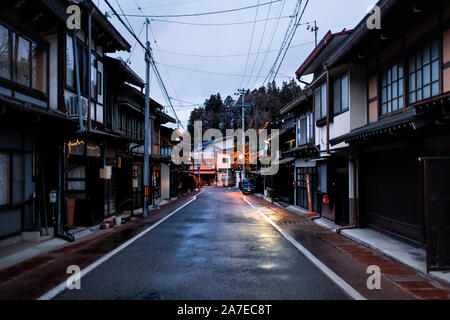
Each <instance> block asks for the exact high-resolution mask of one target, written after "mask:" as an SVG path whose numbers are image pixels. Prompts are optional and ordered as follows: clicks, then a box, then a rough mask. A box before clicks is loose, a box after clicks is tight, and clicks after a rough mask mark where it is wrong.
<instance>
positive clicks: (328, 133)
mask: <svg viewBox="0 0 450 320" xmlns="http://www.w3.org/2000/svg"><path fill="white" fill-rule="evenodd" d="M327 153H330V70H329V69H328V67H327Z"/></svg>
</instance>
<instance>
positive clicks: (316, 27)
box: [306, 20, 319, 47]
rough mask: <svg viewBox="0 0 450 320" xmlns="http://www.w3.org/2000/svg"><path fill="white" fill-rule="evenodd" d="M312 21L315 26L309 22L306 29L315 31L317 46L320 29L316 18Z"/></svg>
mask: <svg viewBox="0 0 450 320" xmlns="http://www.w3.org/2000/svg"><path fill="white" fill-rule="evenodd" d="M311 23H314V26H311V24H309V22H308V27H307V28H306V30H311V32H314V40H315V44H316V47H317V31H319V27H318V26H317V21H316V20H314V21H313V22H311Z"/></svg>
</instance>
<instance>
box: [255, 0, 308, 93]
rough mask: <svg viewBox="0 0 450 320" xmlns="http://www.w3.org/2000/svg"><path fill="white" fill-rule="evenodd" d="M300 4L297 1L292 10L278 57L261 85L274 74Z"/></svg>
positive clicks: (299, 0)
mask: <svg viewBox="0 0 450 320" xmlns="http://www.w3.org/2000/svg"><path fill="white" fill-rule="evenodd" d="M301 3H302V0H298V1H297V4H296V6H295V9H294V13H293V15H292V19H291V21H290V22H289V25H288V27H287V29H286V32H285V34H284V37H283V41H282V42H281V46H280V50H279V51H278V55H277V57H276V59H275V62H274V63H273V65H272V67H271V68H270V71H269V73H268V74H267V76H266V78H265V79H264V82H263V84H265V83H266V81H268V80H270V78H271V76H272V74H273V73H274V72H275V68H276V67H277V65H278V62H279V59H280V57H281V55H282V53H283V51H284V48H285V46H286V44H287V41H288V39H289V36H290V34H291V33H292V30H293V29H294V27H295V24H296V21H297V17H298V14H299V12H300V9H301Z"/></svg>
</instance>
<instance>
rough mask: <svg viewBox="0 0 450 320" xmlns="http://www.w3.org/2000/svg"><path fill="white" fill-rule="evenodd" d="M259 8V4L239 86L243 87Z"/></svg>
mask: <svg viewBox="0 0 450 320" xmlns="http://www.w3.org/2000/svg"><path fill="white" fill-rule="evenodd" d="M257 5H259V0H258V3H257ZM270 5H272V4H270ZM258 10H259V7H258V6H257V7H256V13H255V20H254V21H255V22H254V23H253V30H252V36H251V37H250V45H249V48H248V55H247V60H246V62H245V68H244V76H243V77H242V80H241V85H240V86H239V87H241V88H242V85H243V84H244V81H245V78H246V77H245V75H246V74H247V66H248V61H249V60H250V52H251V50H252V45H253V37H254V35H255V27H256V19H257V18H258Z"/></svg>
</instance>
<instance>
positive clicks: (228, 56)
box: [159, 41, 314, 58]
mask: <svg viewBox="0 0 450 320" xmlns="http://www.w3.org/2000/svg"><path fill="white" fill-rule="evenodd" d="M309 44H314V41H309V42H304V43H299V44H297V45H294V46H291V48H299V47H304V46H306V45H309ZM159 51H160V52H163V53H167V54H171V55H176V56H186V57H196V58H234V57H245V56H247V55H251V56H252V55H258V54H262V53H266V54H268V53H270V52H277V51H279V49H273V50H268V51H259V52H251V53H250V54H248V53H235V54H223V55H202V54H192V53H183V52H175V51H169V50H162V49H159Z"/></svg>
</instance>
